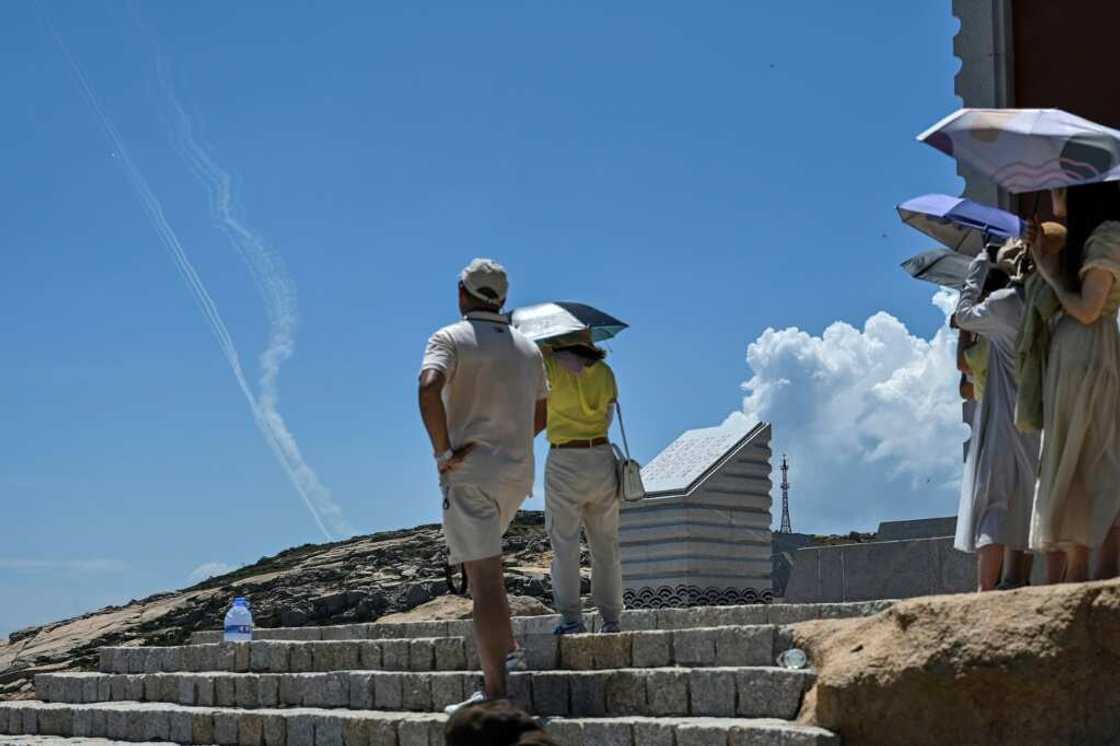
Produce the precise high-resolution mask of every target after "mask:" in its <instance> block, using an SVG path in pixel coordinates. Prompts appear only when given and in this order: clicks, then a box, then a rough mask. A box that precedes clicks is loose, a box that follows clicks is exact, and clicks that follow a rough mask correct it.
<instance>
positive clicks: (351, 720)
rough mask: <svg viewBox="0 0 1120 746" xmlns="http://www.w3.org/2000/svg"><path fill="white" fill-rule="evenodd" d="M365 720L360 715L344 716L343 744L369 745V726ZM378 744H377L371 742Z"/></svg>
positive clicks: (373, 745) (376, 745) (345, 745)
mask: <svg viewBox="0 0 1120 746" xmlns="http://www.w3.org/2000/svg"><path fill="white" fill-rule="evenodd" d="M366 723H367V721H365V720H363V719H362V718H360V717H346V718H343V719H342V743H343V746H371V744H370V740H369V727H368V726H367V724H366ZM372 746H378V744H372Z"/></svg>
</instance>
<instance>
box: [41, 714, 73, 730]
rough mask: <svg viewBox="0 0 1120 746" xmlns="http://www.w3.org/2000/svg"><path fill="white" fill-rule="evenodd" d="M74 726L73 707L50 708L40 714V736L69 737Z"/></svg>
mask: <svg viewBox="0 0 1120 746" xmlns="http://www.w3.org/2000/svg"><path fill="white" fill-rule="evenodd" d="M73 726H74V709H73V708H72V707H49V708H44V709H43V710H41V711H40V712H39V734H40V735H43V736H68V735H70V731H71V729H72V728H73Z"/></svg>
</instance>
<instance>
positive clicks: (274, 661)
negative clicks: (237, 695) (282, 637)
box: [249, 642, 293, 673]
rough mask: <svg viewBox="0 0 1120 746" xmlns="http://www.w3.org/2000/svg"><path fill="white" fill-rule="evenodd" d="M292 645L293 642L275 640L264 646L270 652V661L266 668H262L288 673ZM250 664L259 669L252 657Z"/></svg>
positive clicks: (273, 671) (268, 670)
mask: <svg viewBox="0 0 1120 746" xmlns="http://www.w3.org/2000/svg"><path fill="white" fill-rule="evenodd" d="M292 647H293V646H292V644H291V643H287V642H273V643H269V644H268V645H266V646H264V650H265V651H267V652H268V662H267V664H266V668H263V669H260V670H261V671H267V672H269V673H287V672H288V671H290V670H291V654H292ZM249 664H250V667H252V668H253V670H257V669H256V667H255V664H254V662H253V660H252V659H250V661H249Z"/></svg>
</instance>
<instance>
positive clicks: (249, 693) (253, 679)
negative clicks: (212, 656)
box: [235, 673, 261, 710]
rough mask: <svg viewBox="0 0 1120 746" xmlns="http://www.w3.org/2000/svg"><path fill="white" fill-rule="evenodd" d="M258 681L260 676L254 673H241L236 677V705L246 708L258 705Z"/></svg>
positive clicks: (259, 696) (259, 695)
mask: <svg viewBox="0 0 1120 746" xmlns="http://www.w3.org/2000/svg"><path fill="white" fill-rule="evenodd" d="M260 681H261V677H260V676H259V675H257V674H255V673H247V674H242V675H241V676H238V677H237V682H236V686H235V689H236V697H237V706H238V707H240V708H241V709H243V710H248V709H254V708H257V707H259V706H260V701H261V691H260Z"/></svg>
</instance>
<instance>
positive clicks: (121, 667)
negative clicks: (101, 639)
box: [101, 648, 128, 673]
mask: <svg viewBox="0 0 1120 746" xmlns="http://www.w3.org/2000/svg"><path fill="white" fill-rule="evenodd" d="M106 658H108V659H109V670H108V671H106V672H105V673H128V649H127V648H104V649H102V651H101V660H102V661H104V660H105V659H106Z"/></svg>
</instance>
